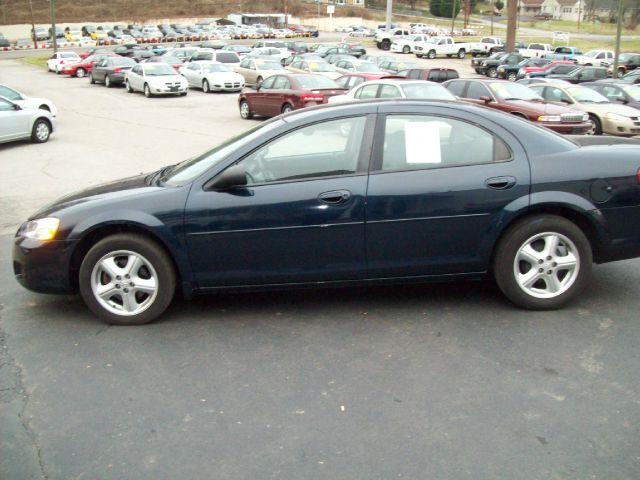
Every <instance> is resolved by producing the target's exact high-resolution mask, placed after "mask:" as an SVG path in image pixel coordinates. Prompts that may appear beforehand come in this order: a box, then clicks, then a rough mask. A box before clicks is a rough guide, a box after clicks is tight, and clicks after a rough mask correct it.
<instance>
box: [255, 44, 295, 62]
mask: <svg viewBox="0 0 640 480" xmlns="http://www.w3.org/2000/svg"><path fill="white" fill-rule="evenodd" d="M247 56H249V57H263V58H264V57H271V58H273V59H275V60H277V61H278V62H281V61H282V60H284V59H285V58H287V57H290V56H291V52H290V51H289V49H287V48H274V47H259V48H254V49H253V50H252V51H251V53H250V54H248V55H247Z"/></svg>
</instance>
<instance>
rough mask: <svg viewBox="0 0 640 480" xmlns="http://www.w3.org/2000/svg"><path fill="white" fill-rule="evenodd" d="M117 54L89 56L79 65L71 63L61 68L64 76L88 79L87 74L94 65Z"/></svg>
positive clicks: (78, 63)
mask: <svg viewBox="0 0 640 480" xmlns="http://www.w3.org/2000/svg"><path fill="white" fill-rule="evenodd" d="M115 56H116V54H115V53H96V54H95V55H89V56H88V57H87V58H85V59H84V60H82V61H80V62H77V63H69V64H66V65H65V66H64V67H61V68H60V72H59V73H61V74H62V75H71V76H72V77H78V78H82V77H86V76H87V74H88V73H89V72H90V71H91V69H92V68H93V65H94V64H96V63H97V62H99V61H100V60H102V59H103V58H105V57H115Z"/></svg>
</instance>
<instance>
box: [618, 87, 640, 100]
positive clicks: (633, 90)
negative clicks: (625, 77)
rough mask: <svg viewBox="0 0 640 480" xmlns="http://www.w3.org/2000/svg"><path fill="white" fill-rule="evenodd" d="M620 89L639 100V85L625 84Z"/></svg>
mask: <svg viewBox="0 0 640 480" xmlns="http://www.w3.org/2000/svg"><path fill="white" fill-rule="evenodd" d="M622 89H623V90H624V91H625V92H626V93H627V95H629V96H630V97H631V98H633V99H634V100H635V101H640V87H637V86H635V85H627V86H624V87H622Z"/></svg>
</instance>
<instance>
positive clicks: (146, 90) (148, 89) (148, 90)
mask: <svg viewBox="0 0 640 480" xmlns="http://www.w3.org/2000/svg"><path fill="white" fill-rule="evenodd" d="M142 90H143V92H144V96H145V97H147V98H151V97H153V94H152V93H151V87H150V86H149V84H147V83H145V84H144V86H143V87H142Z"/></svg>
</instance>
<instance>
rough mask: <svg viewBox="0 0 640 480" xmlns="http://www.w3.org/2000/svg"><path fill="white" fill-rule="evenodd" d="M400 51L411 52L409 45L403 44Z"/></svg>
mask: <svg viewBox="0 0 640 480" xmlns="http://www.w3.org/2000/svg"><path fill="white" fill-rule="evenodd" d="M402 53H411V48H410V47H409V45H405V46H404V47H402Z"/></svg>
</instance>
